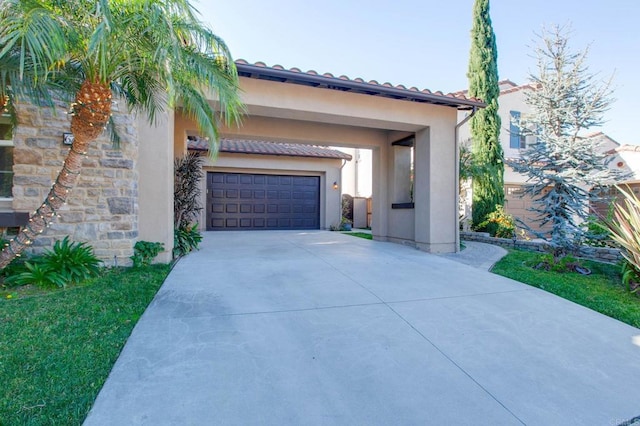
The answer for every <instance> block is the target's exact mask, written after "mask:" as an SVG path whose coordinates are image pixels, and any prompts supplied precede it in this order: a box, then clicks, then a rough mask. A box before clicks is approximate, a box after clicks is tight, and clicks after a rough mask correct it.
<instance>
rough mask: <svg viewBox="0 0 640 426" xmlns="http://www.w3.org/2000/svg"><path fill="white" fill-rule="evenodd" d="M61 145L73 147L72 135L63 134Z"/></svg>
mask: <svg viewBox="0 0 640 426" xmlns="http://www.w3.org/2000/svg"><path fill="white" fill-rule="evenodd" d="M62 143H63V144H64V145H73V133H68V132H65V133H63V134H62Z"/></svg>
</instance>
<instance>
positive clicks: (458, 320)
mask: <svg viewBox="0 0 640 426" xmlns="http://www.w3.org/2000/svg"><path fill="white" fill-rule="evenodd" d="M638 345H640V330H639V329H636V328H633V327H630V326H627V325H625V324H622V323H620V322H618V321H616V320H613V319H611V318H608V317H606V316H603V315H600V314H598V313H595V312H593V311H591V310H589V309H585V308H582V307H580V306H578V305H575V304H573V303H571V302H567V301H565V300H563V299H560V298H558V297H555V296H553V295H551V294H548V293H545V292H543V291H541V290H537V289H535V288H532V287H529V286H526V285H523V284H519V283H517V282H514V281H511V280H509V279H505V278H502V277H499V276H496V275H493V274H491V273H489V272H486V271H484V270H481V269H477V268H473V267H471V266H467V265H463V264H460V263H456V262H454V261H451V260H449V259H447V258H443V257H439V256H433V255H429V254H426V253H423V252H419V251H417V250H414V249H411V248H408V247H404V246H401V245H397V244H391V243H381V242H375V241H368V240H363V239H359V238H355V237H349V236H346V235H342V234H339V233H331V232H322V231H318V232H275V231H274V232H264V231H263V232H242V233H236V232H223V233H207V234H205V239H204V241H203V244H202V249H201V250H200V251H198V252H196V253H193V254H191V255H189V256H188V257H186V258H184V259H182V260H181V261H180V262H179V263H178V264H177V265H176V267H175V268H174V270H173V271H172V272H171V274H170V276H169V278H168V279H167V281H166V282H165V284H164V285H163V287H162V289H161V290H160V292H159V293H158V294H157V296H156V298H155V299H154V301H153V302H152V304H151V306H150V307H149V308H148V309H147V311H146V312H145V314H144V316H143V317H142V319H141V320H140V322H139V323H138V325H137V326H136V328H135V330H134V331H133V334H132V336H131V338H130V339H129V341H128V342H127V345H126V346H125V348H124V350H123V352H122V354H121V356H120V358H119V359H118V362H117V363H116V365H115V367H114V368H113V371H112V372H111V375H110V376H109V379H108V380H107V383H106V384H105V386H104V388H103V389H102V391H101V392H100V395H99V396H98V399H97V400H96V403H95V405H94V407H93V409H92V411H91V413H90V415H89V417H88V418H87V420H86V423H85V424H86V425H334V424H335V425H427V424H429V425H445V424H451V425H464V424H469V425H483V424H487V425H518V424H527V425H617V424H619V423H621V422H623V421H625V420H628V419H630V418H632V417H634V416H637V415H639V414H640V347H639V346H638Z"/></svg>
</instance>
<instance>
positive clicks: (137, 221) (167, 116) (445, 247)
mask: <svg viewBox="0 0 640 426" xmlns="http://www.w3.org/2000/svg"><path fill="white" fill-rule="evenodd" d="M237 70H238V74H239V78H240V86H241V97H242V100H243V102H244V103H245V105H246V106H247V110H248V115H247V116H246V117H245V118H244V120H243V122H242V124H241V125H240V126H237V127H223V128H221V129H220V133H221V136H222V138H223V139H225V140H229V141H236V142H232V143H238V144H239V143H240V142H241V141H253V142H256V141H257V142H277V143H279V144H289V145H293V146H301V147H303V148H304V147H306V146H312V147H313V146H316V147H317V146H339V147H347V148H358V149H368V150H371V152H372V180H373V182H372V187H373V190H372V195H373V206H372V212H373V217H374V219H373V229H372V233H373V236H374V238H375V239H377V240H381V241H392V242H398V243H403V244H409V245H411V246H414V247H416V248H419V249H422V250H426V251H429V252H454V251H456V250H457V249H458V247H459V236H458V223H457V218H456V211H457V201H456V200H457V188H458V183H457V161H456V155H457V154H456V153H457V145H456V137H455V135H456V125H457V124H458V121H457V120H458V111H460V110H472V109H474V108H481V107H483V106H484V104H483V103H482V102H481V101H479V100H476V99H469V98H467V97H466V96H464V95H460V94H456V95H454V94H443V93H442V92H431V91H429V90H418V89H416V88H413V87H412V88H407V87H404V86H394V85H391V84H389V83H384V84H380V83H378V82H376V81H369V82H367V81H364V80H362V79H357V78H356V79H350V78H348V77H346V76H334V75H332V74H318V73H316V72H314V71H307V72H302V71H301V70H299V69H297V68H292V69H284V68H283V67H281V66H277V65H276V66H271V67H269V66H266V65H265V64H264V63H260V62H258V63H255V64H251V63H248V62H246V61H242V60H240V61H237ZM210 101H211V102H212V104H213V105H215V103H216V99H215V97H214V96H212V97H211V100H210ZM66 107H67V105H65V104H63V103H60V104H58V105H57V106H56V108H54V109H53V110H48V109H44V110H41V109H38V108H37V107H35V106H33V105H18V106H17V110H18V121H19V125H18V126H17V127H16V128H15V129H13V135H12V139H11V140H10V141H9V142H8V143H5V144H6V145H12V147H10V148H11V149H10V150H11V151H12V155H13V166H12V171H11V173H13V177H12V180H11V181H12V189H11V194H12V197H11V199H8V200H5V204H4V205H3V209H4V213H5V214H6V215H13V216H15V215H16V214H20V213H24V212H28V211H32V210H33V209H34V208H36V207H37V206H38V205H39V203H41V202H42V200H43V199H44V197H45V196H46V193H47V191H48V190H49V188H50V185H51V181H52V179H54V178H55V176H56V175H57V173H58V172H59V170H60V167H61V165H62V160H63V158H64V155H65V153H66V152H67V150H68V149H69V147H68V146H67V145H65V140H66V139H65V137H64V133H66V132H68V131H69V117H68V116H67V114H66V109H65V108H66ZM113 119H114V122H115V123H116V128H117V130H118V132H119V134H120V136H121V147H120V148H119V149H115V148H113V147H112V145H111V142H110V141H109V138H108V136H107V135H104V136H101V137H100V139H99V140H98V141H97V142H96V143H95V144H94V147H93V148H92V149H90V150H89V152H88V153H87V157H86V159H85V162H84V169H83V172H82V175H81V177H80V180H79V183H78V186H77V188H75V189H74V190H73V193H72V194H71V196H70V199H69V203H68V204H67V205H66V206H65V207H64V208H62V209H61V210H60V212H59V213H60V217H59V218H57V221H56V222H55V223H53V224H52V225H51V226H50V227H49V228H48V229H47V231H46V232H45V233H44V234H43V235H42V236H41V237H40V238H38V239H37V240H36V241H35V242H34V245H35V246H36V249H38V248H41V247H43V246H45V247H46V246H50V245H51V244H52V242H53V240H55V239H60V238H62V237H63V236H65V235H70V236H71V238H72V239H73V240H77V241H88V242H90V243H91V244H92V245H93V247H94V248H95V249H96V253H97V254H98V255H99V256H100V257H101V258H102V259H103V260H105V261H106V262H108V263H109V264H114V263H118V264H122V263H126V262H128V256H130V255H131V253H132V247H133V244H134V243H135V241H137V240H144V241H157V242H162V243H163V244H164V246H165V248H166V250H167V251H166V252H164V253H163V254H162V256H161V257H160V260H163V261H167V260H169V259H170V257H171V254H170V253H171V250H170V249H171V247H172V246H173V161H174V158H175V157H176V156H179V155H182V153H184V152H186V150H187V149H188V143H189V142H188V141H189V140H190V139H193V138H194V137H196V138H197V137H198V132H197V129H196V126H195V124H194V123H193V122H191V121H190V120H188V119H187V118H185V117H184V116H183V115H182V114H181V112H180V110H179V109H176V110H171V111H166V112H164V113H162V114H158V115H157V119H156V122H155V123H154V124H153V125H150V124H148V123H147V122H146V121H145V120H144V119H143V118H139V117H137V116H134V115H131V114H129V113H128V112H127V111H126V106H125V105H124V104H117V105H115V107H114V115H113ZM190 137H191V138H190ZM255 148H256V145H253V148H252V149H255ZM290 148H291V146H289V148H287V149H290ZM275 157H277V158H275ZM285 157H287V156H280V157H278V156H277V155H263V154H260V153H257V152H253V151H252V152H249V153H241V152H233V153H231V152H228V153H224V154H221V156H220V158H219V162H214V163H210V164H207V166H206V171H207V180H206V182H204V183H203V185H205V191H203V199H202V204H203V206H204V207H205V215H210V216H205V217H204V219H205V220H203V221H202V222H201V223H200V226H201V229H202V230H213V229H217V225H216V223H220V222H219V220H218V219H220V218H219V217H217V216H216V214H217V213H219V211H217V210H219V209H220V208H221V207H220V204H221V203H220V200H219V197H217V196H215V197H214V194H218V195H220V196H223V197H226V198H227V200H226V201H223V202H222V206H223V207H222V209H223V210H224V211H225V212H227V211H228V210H229V209H230V210H233V209H234V208H238V209H241V208H242V207H241V206H242V203H240V201H238V203H236V205H235V206H232V204H233V203H232V202H231V201H230V200H228V198H232V197H234V196H235V195H234V194H236V193H237V195H238V200H240V199H241V198H240V197H241V194H243V195H242V196H243V197H246V198H243V200H247V201H250V202H247V203H245V204H246V206H245V207H244V208H245V209H250V210H251V211H250V212H249V211H247V212H245V213H246V214H247V215H248V216H247V217H246V218H247V219H250V220H251V221H252V222H250V223H251V225H250V226H248V227H247V228H246V229H251V228H256V227H259V220H258V222H256V221H254V219H260V218H259V217H257V215H258V214H261V213H260V212H259V210H260V209H262V207H255V206H259V205H260V202H258V201H257V200H259V199H260V197H261V196H262V194H263V192H261V191H268V190H270V188H258V187H257V185H261V183H260V182H261V178H260V176H266V177H269V176H271V177H274V176H275V177H278V178H279V179H278V180H279V181H280V183H282V184H283V185H285V183H283V182H282V178H283V177H285V178H286V177H288V176H289V177H296V178H297V179H295V180H296V181H297V182H298V183H299V184H300V185H303V186H305V185H308V186H309V187H311V188H313V189H312V190H311V191H298V190H296V189H292V190H291V191H289V196H290V197H294V196H302V197H310V198H313V200H312V202H313V204H314V209H315V211H316V212H317V213H314V214H317V221H312V222H309V223H308V225H304V226H303V227H308V228H309V229H328V228H329V227H330V226H331V225H332V224H334V223H335V222H336V221H338V220H339V218H340V212H339V202H338V201H336V198H335V197H334V196H332V194H333V192H332V191H333V190H334V182H336V183H338V185H339V184H340V183H339V182H338V180H337V178H336V177H335V176H336V174H335V173H334V171H333V170H332V167H328V168H325V166H320V165H316V166H312V165H311V164H310V163H305V161H303V160H301V158H302V157H298V158H296V157H291V156H288V157H291V158H288V159H287V158H285ZM3 158H8V157H3ZM274 158H275V159H274ZM336 160H337V161H342V160H344V159H336ZM412 163H413V169H414V170H413V178H412V172H411V169H412ZM256 176H258V180H256ZM301 178H305V179H301ZM307 178H308V179H307ZM267 180H268V179H267ZM275 180H276V179H275V178H274V179H271V181H274V182H275ZM284 180H285V181H286V179H284ZM303 182H304V183H303ZM267 184H268V185H269V184H270V183H267ZM278 192H279V190H278ZM283 192H286V191H283ZM7 194H8V192H7ZM209 194H211V196H210V197H208V195H209ZM265 194H266V193H265ZM309 194H311V195H309ZM315 194H317V195H315ZM272 196H274V197H275V196H276V193H275V192H272ZM278 196H280V195H279V194H278ZM282 196H283V197H286V196H287V195H285V194H284V193H283V194H282ZM243 203H244V201H243ZM247 206H248V207H247ZM262 206H265V207H264V209H265V213H264V216H263V219H264V220H265V221H269V219H273V218H276V219H277V218H278V216H277V215H278V214H280V213H281V212H280V211H279V210H278V208H277V207H276V208H274V210H273V211H269V210H268V209H269V207H268V206H267V205H266V204H265V203H262ZM255 208H257V209H258V210H255ZM290 208H293V205H290ZM296 208H298V207H296ZM304 208H305V207H303V209H304ZM309 208H310V207H309ZM285 209H286V207H285ZM230 213H231V212H230ZM207 218H208V219H207ZM212 218H213V219H212ZM216 220H218V221H217V222H216ZM241 222H242V220H241V219H238V223H241ZM246 223H249V222H247V221H245V224H246ZM271 223H274V222H273V221H271ZM275 223H276V225H275V226H274V227H275V228H278V227H280V226H282V228H283V229H291V227H290V226H289V225H290V224H291V222H289V225H287V223H286V221H282V222H279V221H277V220H276V221H275ZM2 226H5V227H6V226H8V224H7V222H5V223H4V224H3V223H1V222H0V227H2ZM10 226H14V225H10ZM240 228H242V225H240Z"/></svg>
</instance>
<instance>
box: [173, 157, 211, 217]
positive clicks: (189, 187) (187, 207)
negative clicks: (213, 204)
mask: <svg viewBox="0 0 640 426" xmlns="http://www.w3.org/2000/svg"><path fill="white" fill-rule="evenodd" d="M202 161H203V159H202V157H200V155H198V154H197V153H189V154H187V155H185V156H184V157H180V158H176V160H175V162H174V169H175V178H174V184H173V185H174V191H173V208H174V215H173V220H174V223H173V226H174V228H175V229H180V228H186V227H188V226H189V225H190V224H191V223H192V222H194V221H196V220H198V217H199V214H200V211H201V210H202V207H201V206H200V194H201V192H200V181H201V180H202V179H203V178H204V173H203V171H202Z"/></svg>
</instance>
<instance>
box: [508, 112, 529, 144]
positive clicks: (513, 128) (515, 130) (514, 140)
mask: <svg viewBox="0 0 640 426" xmlns="http://www.w3.org/2000/svg"><path fill="white" fill-rule="evenodd" d="M510 114H511V121H510V122H509V148H514V149H525V148H526V147H527V137H526V136H524V135H522V134H520V127H519V126H518V122H519V121H520V111H510Z"/></svg>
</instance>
